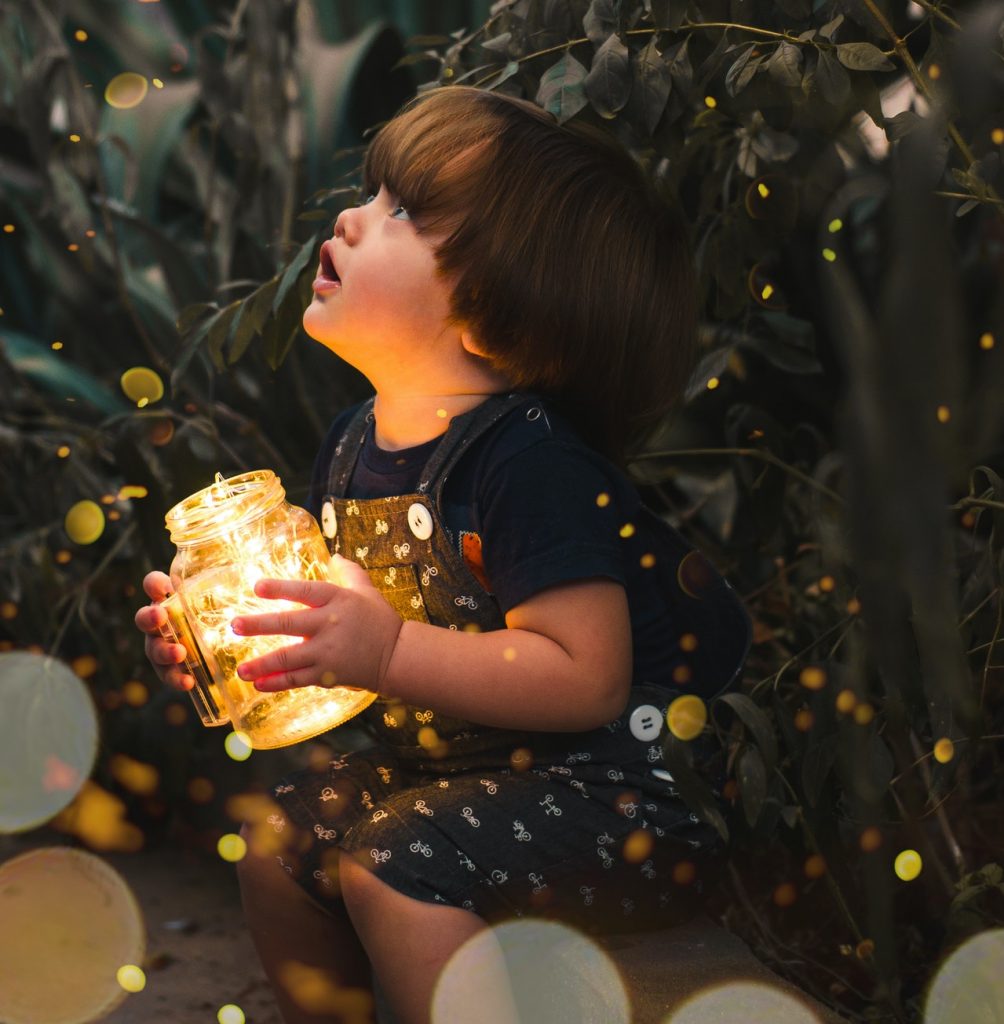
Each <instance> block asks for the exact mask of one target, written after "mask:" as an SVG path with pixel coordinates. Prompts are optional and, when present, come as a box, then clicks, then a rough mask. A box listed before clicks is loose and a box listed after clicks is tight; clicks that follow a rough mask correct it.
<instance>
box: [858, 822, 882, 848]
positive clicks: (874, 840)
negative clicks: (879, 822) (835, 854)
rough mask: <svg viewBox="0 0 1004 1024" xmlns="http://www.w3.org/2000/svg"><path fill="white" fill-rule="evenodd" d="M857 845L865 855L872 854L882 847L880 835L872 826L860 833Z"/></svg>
mask: <svg viewBox="0 0 1004 1024" xmlns="http://www.w3.org/2000/svg"><path fill="white" fill-rule="evenodd" d="M858 845H859V846H860V847H861V849H862V850H863V851H864V852H865V853H874V852H875V851H876V850H877V849H878V848H879V847H880V846H881V845H882V833H881V832H880V831H879V830H878V829H877V828H876V827H875V826H874V825H869V826H868V828H866V829H865V830H864V832H862V833H861V838H860V839H859V840H858Z"/></svg>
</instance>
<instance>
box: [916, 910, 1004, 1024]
mask: <svg viewBox="0 0 1004 1024" xmlns="http://www.w3.org/2000/svg"><path fill="white" fill-rule="evenodd" d="M1002 963H1004V928H990V929H987V930H985V931H981V932H980V933H979V934H978V935H974V936H973V937H972V938H971V939H968V940H967V941H966V942H964V943H962V945H960V946H959V947H958V948H957V949H955V950H954V951H953V953H952V955H951V956H949V957H948V958H947V959H946V960H945V962H944V963H943V964H942V965H941V966H940V968H939V969H938V971H937V973H936V974H935V976H934V980H933V981H932V983H931V987H930V989H929V990H928V993H927V1001H926V1004H925V1006H924V1024H961V1022H962V1021H974V1022H975V1021H996V1020H999V1019H1000V1010H1001V1007H1002V1006H1004V976H1002V974H1001V964H1002Z"/></svg>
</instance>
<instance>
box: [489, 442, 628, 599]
mask: <svg viewBox="0 0 1004 1024" xmlns="http://www.w3.org/2000/svg"><path fill="white" fill-rule="evenodd" d="M625 485H626V481H624V482H622V481H620V480H618V479H617V478H616V477H615V476H614V475H613V474H611V473H607V472H605V471H604V469H603V468H602V467H601V465H600V464H599V463H598V461H597V460H594V459H592V458H590V457H589V456H588V455H587V454H586V453H585V452H583V451H582V449H581V448H579V447H577V446H576V445H573V444H569V443H566V442H563V441H561V440H558V439H553V438H548V439H545V440H541V441H539V442H537V443H535V444H533V445H530V446H529V447H527V448H525V449H523V450H522V451H519V452H517V453H516V454H515V455H513V456H511V457H510V458H508V459H507V460H505V461H504V462H502V463H501V464H496V465H492V466H491V467H490V470H489V472H487V473H486V474H485V475H484V476H483V477H482V484H481V487H480V489H479V490H480V493H479V505H478V508H479V520H480V522H479V526H480V534H481V541H482V557H483V560H484V570H485V575H486V577H487V580H488V584H489V587H490V589H491V592H492V593H493V594H494V595H495V598H496V600H497V601H498V602H499V605H500V606H501V608H502V611H503V612H508V611H509V610H510V609H511V608H514V607H515V606H516V605H518V604H521V603H522V602H523V601H526V600H527V599H528V598H530V597H532V596H533V595H534V594H536V593H538V592H539V591H541V590H544V589H545V588H547V587H551V586H554V585H556V584H559V583H567V582H571V581H573V580H580V579H586V578H588V577H593V576H603V577H607V578H609V579H613V580H616V581H617V582H618V583H621V584H624V583H626V576H625V571H624V554H623V544H624V540H623V538H622V534H621V530H622V528H624V527H625V525H626V524H628V523H629V522H630V519H631V516H632V514H633V513H634V512H635V511H636V509H637V507H638V504H639V503H640V498H639V497H638V495H637V492H635V491H634V490H633V488H630V486H629V485H628V486H625Z"/></svg>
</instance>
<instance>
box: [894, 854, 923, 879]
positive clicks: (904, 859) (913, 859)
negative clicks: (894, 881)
mask: <svg viewBox="0 0 1004 1024" xmlns="http://www.w3.org/2000/svg"><path fill="white" fill-rule="evenodd" d="M923 866H924V862H923V861H922V860H921V859H920V854H919V853H917V851H916V850H901V851H900V852H899V853H898V854H896V860H895V862H894V863H893V870H894V871H895V872H896V876H897V877H898V878H901V879H902V880H903V881H904V882H912V881H913V880H914V879H915V878H916V877H917V876H918V875H919V874H920V871H921V868H923Z"/></svg>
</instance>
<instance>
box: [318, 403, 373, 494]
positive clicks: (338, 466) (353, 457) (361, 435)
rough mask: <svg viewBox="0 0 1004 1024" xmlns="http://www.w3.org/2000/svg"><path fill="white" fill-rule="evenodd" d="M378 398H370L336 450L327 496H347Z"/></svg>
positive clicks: (354, 418)
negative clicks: (346, 492)
mask: <svg viewBox="0 0 1004 1024" xmlns="http://www.w3.org/2000/svg"><path fill="white" fill-rule="evenodd" d="M375 400H376V396H375V395H373V396H372V397H370V398H368V399H367V400H366V401H365V402H363V403H362V405H360V406H359V409H358V411H357V412H356V414H355V415H354V416H353V417H352V419H351V420H350V421H349V425H348V426H347V427H346V428H345V433H344V434H342V436H341V438H340V439H339V441H338V445H337V446H336V448H335V454H334V458H332V460H331V468H330V469H329V470H328V486H327V490H326V491H325V494H333V495H335V496H336V497H339V498H342V497H344V496H345V488H346V487H347V486H348V482H349V478H350V477H351V476H352V470H354V469H355V468H356V461H357V460H358V458H359V452H360V450H361V449H362V446H363V441H364V440H365V439H366V430H367V428H368V427H369V425H370V421H371V420H372V419H373V403H374V401H375Z"/></svg>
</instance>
